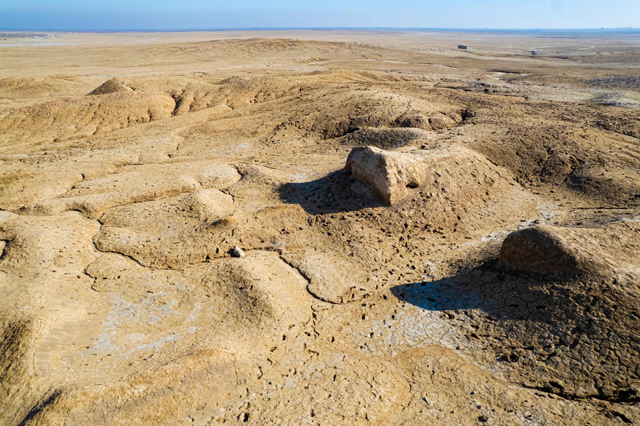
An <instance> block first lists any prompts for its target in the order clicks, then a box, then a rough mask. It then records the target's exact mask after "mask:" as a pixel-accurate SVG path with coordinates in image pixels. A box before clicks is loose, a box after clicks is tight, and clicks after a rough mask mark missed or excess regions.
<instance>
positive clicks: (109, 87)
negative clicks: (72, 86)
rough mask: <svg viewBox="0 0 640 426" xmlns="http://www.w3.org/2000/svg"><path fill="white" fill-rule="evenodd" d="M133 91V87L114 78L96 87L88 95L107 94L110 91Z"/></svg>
mask: <svg viewBox="0 0 640 426" xmlns="http://www.w3.org/2000/svg"><path fill="white" fill-rule="evenodd" d="M132 91H133V89H131V88H130V87H129V86H127V85H126V84H125V83H124V82H123V81H121V80H118V79H117V78H112V79H111V80H107V81H105V82H104V83H102V84H101V85H100V86H98V87H96V88H95V89H94V90H92V91H91V92H90V93H89V94H88V96H94V95H107V94H109V93H122V92H132Z"/></svg>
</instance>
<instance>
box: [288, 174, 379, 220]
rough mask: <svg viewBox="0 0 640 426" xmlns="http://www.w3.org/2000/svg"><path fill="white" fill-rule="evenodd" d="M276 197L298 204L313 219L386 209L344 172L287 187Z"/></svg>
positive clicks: (376, 197)
mask: <svg viewBox="0 0 640 426" xmlns="http://www.w3.org/2000/svg"><path fill="white" fill-rule="evenodd" d="M278 193H279V195H280V199H281V200H282V201H284V202H285V203H287V204H299V205H300V206H301V207H302V208H303V209H304V210H305V211H306V212H307V213H309V214H312V215H318V214H327V213H342V212H349V211H357V210H362V209H366V208H373V207H385V206H386V204H384V202H383V201H382V200H381V198H380V197H379V195H378V194H377V193H376V192H375V190H374V189H373V188H371V187H370V186H369V185H367V184H366V183H364V182H362V181H360V180H358V179H356V178H354V177H353V176H352V175H351V172H349V171H346V170H338V171H335V172H332V173H329V174H328V175H327V176H324V177H321V178H320V179H316V180H314V181H311V182H300V183H286V184H284V185H282V186H281V187H280V188H278Z"/></svg>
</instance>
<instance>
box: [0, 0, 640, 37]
mask: <svg viewBox="0 0 640 426" xmlns="http://www.w3.org/2000/svg"><path fill="white" fill-rule="evenodd" d="M252 27H289V28H301V27H419V28H504V29H512V28H523V29H524V28H600V27H606V28H616V27H636V28H637V27H640V0H608V1H602V0H599V1H596V0H539V1H517V0H493V1H490V0H484V1H470V0H431V1H429V0H426V1H425V0H423V1H417V0H396V1H381V0H342V1H339V0H324V1H306V2H304V1H293V0H262V1H258V0H226V1H217V0H128V1H127V0H102V1H91V0H0V29H1V28H3V29H40V30H46V29H60V30H64V29H66V30H109V29H110V30H121V29H166V30H174V29H205V28H206V29H216V28H252Z"/></svg>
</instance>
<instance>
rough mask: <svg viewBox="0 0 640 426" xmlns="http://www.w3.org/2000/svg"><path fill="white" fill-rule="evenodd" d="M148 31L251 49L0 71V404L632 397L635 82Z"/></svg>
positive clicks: (12, 414) (27, 416)
mask: <svg viewBox="0 0 640 426" xmlns="http://www.w3.org/2000/svg"><path fill="white" fill-rule="evenodd" d="M147 54H149V55H152V56H153V55H155V57H157V58H172V59H171V61H173V60H175V58H178V57H180V58H186V59H184V60H185V61H187V60H191V61H195V60H197V58H201V57H206V58H211V60H212V61H214V62H215V61H218V62H216V63H217V64H221V63H222V62H223V61H228V63H234V64H238V63H239V62H241V60H243V61H247V62H246V64H247V65H246V66H247V67H248V68H250V69H252V70H253V71H251V73H254V74H256V75H251V73H246V74H244V75H243V76H233V75H225V73H223V72H220V74H218V75H215V74H214V75H210V74H209V73H202V74H197V75H196V74H189V75H184V74H179V75H177V74H176V73H175V72H173V71H172V72H165V73H164V74H157V75H149V76H144V75H140V74H138V75H128V76H123V77H122V78H116V79H104V80H106V81H103V82H101V84H96V85H95V86H93V87H92V88H91V89H87V88H86V81H85V80H82V79H81V80H80V82H79V83H78V86H77V87H76V81H75V80H74V79H67V78H61V77H56V78H48V79H45V80H43V81H39V80H37V79H31V80H29V79H24V80H15V79H14V80H10V81H9V80H2V84H0V89H1V90H5V91H10V90H24V91H25V93H27V94H28V93H31V92H29V91H28V90H27V88H29V87H32V86H34V85H35V86H36V87H48V86H49V85H51V86H55V87H59V91H58V92H56V91H53V90H52V92H51V95H49V96H50V99H41V97H44V96H45V95H43V94H42V92H38V90H35V92H34V93H35V94H33V95H29V96H31V98H29V99H31V101H30V102H32V103H31V104H29V105H26V106H25V105H24V104H16V106H15V108H13V109H10V110H8V111H5V112H3V113H2V115H1V116H0V128H1V129H2V133H1V135H0V152H1V155H2V157H1V160H0V161H1V163H0V166H1V167H0V182H2V187H1V189H0V208H1V209H2V210H1V211H0V249H1V251H0V253H1V254H0V289H1V291H2V294H3V297H2V299H1V301H0V330H1V333H0V410H1V412H2V414H1V415H0V419H1V420H0V421H1V422H2V423H3V424H65V425H73V424H87V423H92V424H130V423H131V422H134V421H136V422H141V423H149V424H158V423H163V424H193V423H195V424H214V423H224V422H226V423H231V424H234V423H242V422H247V423H253V424H277V423H282V424H298V423H305V422H307V423H310V424H361V423H362V424H364V423H374V424H420V423H434V424H454V423H455V424H478V423H490V424H522V425H529V424H594V425H595V424H619V423H620V422H623V423H633V422H637V421H639V419H640V414H639V412H638V408H637V403H638V397H639V394H638V392H640V390H638V384H639V383H638V371H637V368H638V344H637V338H636V336H637V334H638V324H639V322H638V321H639V320H640V314H638V312H637V309H636V306H637V297H638V296H637V295H638V278H639V274H640V272H639V271H638V267H637V265H638V264H640V259H639V258H638V248H639V247H637V245H638V242H639V241H640V228H639V226H638V216H637V215H638V210H640V207H639V206H640V204H639V203H640V187H639V185H640V176H638V161H639V159H640V157H639V156H638V153H639V152H640V143H639V142H638V140H637V137H636V136H634V134H633V131H634V130H633V129H636V127H637V126H638V122H639V121H638V114H637V112H636V110H622V109H619V108H615V107H610V106H609V107H605V106H599V105H591V104H571V103H563V102H546V101H540V100H529V101H528V100H525V99H524V98H519V97H514V96H502V95H501V94H500V93H491V92H485V91H484V90H482V91H477V90H461V88H466V87H467V86H461V85H458V86H456V85H451V84H448V85H445V84H440V83H447V81H446V79H447V78H446V77H438V78H435V77H432V76H425V74H424V72H418V71H416V70H409V69H405V70H404V72H403V73H399V72H397V71H395V70H393V67H396V66H399V65H397V63H399V62H405V63H406V64H410V63H411V62H410V61H412V60H414V59H412V58H414V57H415V55H418V54H417V53H407V52H402V51H395V50H389V49H381V48H373V47H366V46H362V47H358V46H355V45H344V44H340V43H320V42H297V41H293V40H249V41H239V40H235V41H228V42H212V43H202V44H184V45H176V46H171V45H166V46H165V45H154V46H153V47H150V48H149V52H147ZM373 54H375V55H377V56H376V57H377V58H378V59H376V61H360V60H359V59H358V62H357V66H358V67H359V68H361V69H352V68H350V67H351V65H353V64H354V63H356V62H355V61H356V60H357V58H362V57H366V56H367V55H373ZM172 55H173V56H172ZM407 55H408V56H407ZM220 58H223V59H220ZM242 58H244V59H242ZM256 58H265V59H264V60H268V61H271V62H270V63H271V64H276V65H277V64H287V66H288V67H294V66H295V67H303V66H314V67H315V66H316V65H315V63H316V62H317V61H318V59H317V58H332V59H331V60H330V61H325V60H320V61H319V62H320V63H325V62H327V63H329V62H330V63H334V62H333V61H336V62H335V63H337V64H338V65H335V66H336V67H343V68H342V69H340V68H337V69H331V70H324V71H318V70H314V72H302V71H301V70H300V69H299V68H295V70H294V68H288V69H287V70H286V72H284V71H282V72H281V73H280V74H278V73H276V74H277V75H264V70H263V69H262V68H261V67H262V65H256V63H255V62H252V61H256V60H257V59H256ZM300 58H315V59H314V60H313V61H312V60H311V59H309V60H304V61H301V60H300ZM383 59H384V60H383ZM385 60H388V61H390V62H384V61H385ZM400 60H402V61H400ZM308 64H310V65H308ZM167 66H169V68H167V69H170V70H174V68H171V67H173V65H167ZM283 66H284V65H283ZM412 66H414V65H412ZM415 66H417V65H415ZM251 67H253V68H251ZM367 67H370V68H367ZM443 72H445V71H443ZM447 72H448V71H447ZM474 72H475V71H474ZM59 80H60V81H59ZM62 80H64V81H63V82H61V81H62ZM63 83H64V84H63ZM436 83H438V84H436ZM449 83H450V82H449ZM38 85H40V86H38ZM16 87H18V88H22V89H16ZM94 89H95V90H94ZM525 89H526V88H525ZM525 89H522V90H525ZM29 90H32V89H29ZM74 90H76V91H77V93H76V94H75V95H73V96H71V97H67V98H66V99H58V96H59V93H62V94H64V96H67V93H69V91H74ZM80 93H82V95H80ZM87 93H88V95H87ZM529 95H531V96H530V97H531V98H532V99H533V98H535V96H536V93H535V91H532V92H527V96H528V97H529ZM25 96H26V95H25ZM607 123H609V124H607ZM634 217H635V219H634ZM236 246H237V247H239V248H241V249H242V250H243V251H244V252H245V253H246V256H245V257H241V258H237V257H233V248H234V247H236Z"/></svg>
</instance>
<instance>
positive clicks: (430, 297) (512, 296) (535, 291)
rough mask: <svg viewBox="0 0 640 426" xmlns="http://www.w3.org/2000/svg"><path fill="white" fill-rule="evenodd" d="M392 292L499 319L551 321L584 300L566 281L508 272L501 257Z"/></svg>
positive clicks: (424, 304)
mask: <svg viewBox="0 0 640 426" xmlns="http://www.w3.org/2000/svg"><path fill="white" fill-rule="evenodd" d="M391 293H392V294H393V295H394V296H395V297H397V298H398V299H399V300H402V301H403V302H406V303H410V304H412V305H414V306H417V307H419V308H422V309H425V310H429V311H455V310H473V309H479V310H482V311H484V312H485V313H486V314H487V315H489V316H491V317H493V318H495V319H500V320H507V321H508V320H515V321H523V320H527V321H535V322H540V323H547V324H549V323H552V322H554V321H557V320H558V319H559V318H558V315H557V313H558V311H561V310H564V309H566V308H567V307H568V306H567V304H569V306H570V305H572V304H575V303H580V302H579V301H578V300H576V299H580V297H578V298H576V295H575V294H571V293H572V292H571V290H570V289H569V288H567V287H565V286H564V285H563V283H561V282H558V281H553V280H546V279H544V278H542V277H540V276H533V275H530V274H516V273H511V272H508V271H505V270H503V268H502V267H501V266H499V264H498V261H497V259H491V260H489V261H487V262H485V263H484V264H482V265H480V266H478V267H475V268H465V269H462V270H461V271H459V272H458V273H457V274H455V275H453V276H450V277H447V278H443V279H440V280H435V281H426V282H418V283H409V284H402V285H398V286H395V287H393V288H391ZM585 296H586V295H585ZM585 299H586V300H589V299H588V297H585ZM563 304H564V305H563Z"/></svg>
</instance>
